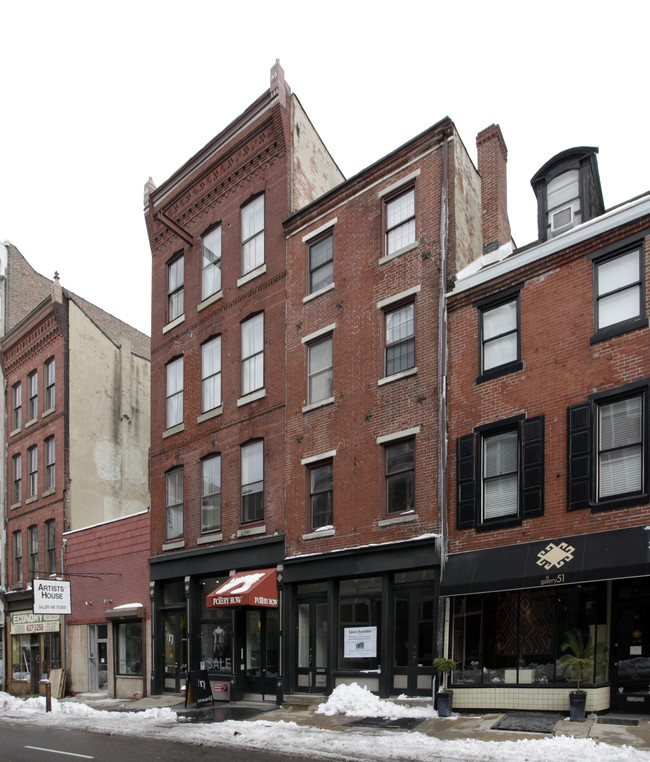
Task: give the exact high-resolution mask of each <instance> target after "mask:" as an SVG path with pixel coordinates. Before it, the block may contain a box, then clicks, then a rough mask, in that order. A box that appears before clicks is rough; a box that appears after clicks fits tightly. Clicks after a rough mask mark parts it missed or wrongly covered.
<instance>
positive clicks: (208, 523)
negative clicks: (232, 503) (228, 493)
mask: <svg viewBox="0 0 650 762" xmlns="http://www.w3.org/2000/svg"><path fill="white" fill-rule="evenodd" d="M201 471H202V482H201V484H202V486H201V531H202V532H215V531H219V529H221V455H211V456H210V457H208V458H204V459H203V461H202V462H201Z"/></svg>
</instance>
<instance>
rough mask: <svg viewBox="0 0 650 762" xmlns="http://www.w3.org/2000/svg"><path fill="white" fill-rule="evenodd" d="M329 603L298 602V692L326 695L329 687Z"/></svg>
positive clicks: (317, 601) (315, 601)
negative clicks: (325, 692) (324, 692)
mask: <svg viewBox="0 0 650 762" xmlns="http://www.w3.org/2000/svg"><path fill="white" fill-rule="evenodd" d="M327 626H328V622H327V600H325V599H323V600H320V601H319V600H310V601H305V602H302V603H301V602H299V603H298V669H297V674H298V684H297V690H299V691H305V692H309V693H311V692H317V693H322V692H323V691H324V690H325V689H326V688H327V639H328V638H327V636H328V631H327Z"/></svg>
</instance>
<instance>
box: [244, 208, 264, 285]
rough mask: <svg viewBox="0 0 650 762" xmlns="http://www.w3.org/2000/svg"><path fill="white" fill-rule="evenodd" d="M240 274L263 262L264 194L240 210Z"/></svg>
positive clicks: (253, 268)
mask: <svg viewBox="0 0 650 762" xmlns="http://www.w3.org/2000/svg"><path fill="white" fill-rule="evenodd" d="M241 244H242V275H246V273H249V272H251V271H252V270H255V269H256V268H257V267H260V265H263V264H264V196H263V195H262V196H258V197H257V198H254V199H253V200H252V201H249V202H248V204H246V206H244V207H242V210H241Z"/></svg>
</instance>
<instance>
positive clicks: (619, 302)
mask: <svg viewBox="0 0 650 762" xmlns="http://www.w3.org/2000/svg"><path fill="white" fill-rule="evenodd" d="M643 264H644V261H643V257H642V256H641V247H637V248H635V249H634V250H632V251H627V252H625V253H623V254H618V255H617V256H614V257H610V258H609V259H604V260H600V261H597V262H595V263H594V266H595V271H594V278H595V282H594V290H595V293H596V309H595V312H596V326H595V327H596V331H597V332H598V331H605V332H606V333H607V335H611V334H613V333H618V332H619V331H620V330H621V328H623V330H625V329H627V328H629V327H637V325H636V322H638V321H639V319H641V318H643V317H644V308H643V294H644V291H645V289H644V287H643V269H644V268H643ZM634 321H636V322H634ZM630 323H632V324H630ZM620 324H624V325H623V326H621V325H620ZM643 324H644V325H645V324H646V321H643ZM610 326H616V327H617V329H616V330H615V331H612V330H611V328H610ZM607 329H610V330H609V331H607Z"/></svg>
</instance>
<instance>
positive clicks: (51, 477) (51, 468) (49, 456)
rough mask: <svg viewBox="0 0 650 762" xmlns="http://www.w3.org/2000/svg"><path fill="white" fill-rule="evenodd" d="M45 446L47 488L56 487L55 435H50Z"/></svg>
mask: <svg viewBox="0 0 650 762" xmlns="http://www.w3.org/2000/svg"><path fill="white" fill-rule="evenodd" d="M43 448H44V450H45V489H46V490H50V489H54V488H55V487H56V444H55V441H54V437H48V438H47V439H46V440H45V442H44V444H43Z"/></svg>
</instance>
